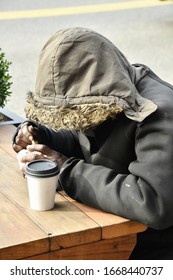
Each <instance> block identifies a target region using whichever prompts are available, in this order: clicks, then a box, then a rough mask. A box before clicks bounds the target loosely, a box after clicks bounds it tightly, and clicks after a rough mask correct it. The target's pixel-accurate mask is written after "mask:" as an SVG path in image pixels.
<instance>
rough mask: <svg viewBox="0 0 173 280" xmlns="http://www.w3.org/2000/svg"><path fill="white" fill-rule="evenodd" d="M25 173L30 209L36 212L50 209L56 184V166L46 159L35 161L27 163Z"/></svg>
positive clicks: (53, 202)
mask: <svg viewBox="0 0 173 280" xmlns="http://www.w3.org/2000/svg"><path fill="white" fill-rule="evenodd" d="M25 173H26V178H27V184H28V193H29V201H30V207H31V208H32V209H34V210H38V211H44V210H50V209H52V208H53V207H54V204H55V193H56V188H57V183H58V173H59V172H58V167H57V164H56V163H55V162H54V161H51V160H47V159H42V160H35V161H32V162H30V163H28V165H27V167H26V169H25Z"/></svg>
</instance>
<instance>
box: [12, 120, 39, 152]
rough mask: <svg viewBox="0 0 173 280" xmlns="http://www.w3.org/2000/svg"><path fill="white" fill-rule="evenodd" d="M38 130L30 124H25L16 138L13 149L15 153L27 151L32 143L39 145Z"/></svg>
mask: <svg viewBox="0 0 173 280" xmlns="http://www.w3.org/2000/svg"><path fill="white" fill-rule="evenodd" d="M37 132H38V131H37V128H36V127H34V126H32V125H31V124H30V123H29V122H25V123H23V124H22V125H21V126H20V127H19V130H18V132H17V135H16V136H15V138H14V143H13V149H14V150H15V152H19V151H20V150H23V149H26V147H27V146H28V145H30V144H32V143H37V140H36V139H37Z"/></svg>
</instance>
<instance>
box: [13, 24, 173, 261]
mask: <svg viewBox="0 0 173 280" xmlns="http://www.w3.org/2000/svg"><path fill="white" fill-rule="evenodd" d="M26 116H27V118H28V121H26V122H24V123H23V124H21V126H19V127H18V129H17V131H16V134H15V136H14V143H13V148H14V150H15V151H16V152H19V151H20V150H21V149H25V148H27V150H28V151H29V152H30V153H29V154H27V155H25V156H23V157H22V158H21V162H22V163H27V162H29V161H31V160H34V159H38V158H42V157H48V158H50V159H53V160H56V161H57V163H58V166H59V169H60V175H59V187H60V188H62V189H64V190H65V192H66V193H67V194H68V195H69V196H70V197H72V198H73V199H76V200H78V201H80V202H81V203H85V204H88V205H90V206H93V207H96V208H99V209H102V210H104V211H106V212H110V213H114V214H117V215H120V216H123V217H126V218H128V219H131V220H136V221H139V222H141V223H144V224H146V225H147V226H148V230H147V231H146V232H144V233H141V234H139V235H138V242H137V245H136V248H135V249H134V252H133V253H132V256H131V259H173V238H172V234H173V183H172V182H173V87H172V86H171V85H169V84H168V83H166V82H164V81H162V80H161V79H160V78H159V77H158V76H156V75H155V74H154V73H153V72H152V71H151V70H150V69H149V68H148V67H147V66H145V65H141V64H136V65H131V64H130V63H129V62H128V60H127V59H126V58H125V56H124V55H123V54H122V53H121V52H120V51H119V50H118V49H117V48H116V47H115V46H114V45H113V44H112V43H111V42H110V41H109V40H108V39H106V38H105V37H103V36H102V35H100V34H98V33H96V32H94V31H91V30H88V29H85V28H69V29H65V30H61V31H59V32H57V33H56V34H54V35H53V36H52V37H51V38H50V39H49V40H48V42H47V43H46V44H45V46H44V47H43V49H42V51H41V55H40V60H39V66H38V74H37V79H36V87H35V92H34V93H29V95H28V102H27V105H26ZM32 140H35V141H36V144H32V145H31V142H32Z"/></svg>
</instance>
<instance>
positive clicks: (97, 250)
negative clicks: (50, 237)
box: [26, 234, 136, 260]
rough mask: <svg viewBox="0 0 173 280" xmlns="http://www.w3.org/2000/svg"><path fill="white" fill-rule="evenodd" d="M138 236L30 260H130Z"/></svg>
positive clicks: (39, 256) (61, 251)
mask: <svg viewBox="0 0 173 280" xmlns="http://www.w3.org/2000/svg"><path fill="white" fill-rule="evenodd" d="M135 244H136V234H132V235H128V236H121V237H116V238H112V239H107V240H101V241H97V242H93V243H90V244H84V245H80V246H75V247H71V248H65V249H61V250H58V251H57V250H56V251H53V252H49V253H45V254H41V255H37V256H33V257H29V258H26V259H30V260H45V259H48V260H128V259H129V256H130V254H131V252H132V250H133V248H134V246H135Z"/></svg>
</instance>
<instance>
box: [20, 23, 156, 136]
mask: <svg viewBox="0 0 173 280" xmlns="http://www.w3.org/2000/svg"><path fill="white" fill-rule="evenodd" d="M143 71H146V70H143ZM143 71H140V72H143ZM139 76H140V75H138V79H140V77H139ZM136 77H137V75H136V70H135V67H134V66H132V65H131V64H130V63H129V62H128V61H127V59H126V58H125V56H124V55H123V54H122V53H121V52H120V51H119V50H118V49H117V48H116V47H115V46H114V45H113V44H112V43H111V42H110V41H109V40H108V39H106V38H105V37H103V36H102V35H100V34H98V33H96V32H94V31H92V30H89V29H85V28H78V27H76V28H69V29H64V30H60V31H58V32H57V33H55V34H54V35H53V36H52V37H51V38H50V39H49V40H48V41H47V43H46V44H45V46H44V47H43V49H42V51H41V54H40V58H39V65H38V72H37V78H36V85H35V92H34V93H31V92H30V93H29V94H28V100H27V104H26V108H25V111H26V116H27V117H28V118H29V119H32V120H35V121H37V122H39V123H42V124H44V125H47V126H50V127H52V128H54V129H56V130H58V129H60V128H66V129H75V130H80V131H85V130H87V129H89V128H94V127H95V126H97V125H99V124H100V123H101V122H103V121H105V120H107V119H108V118H115V117H116V115H117V114H118V113H120V112H122V111H124V113H125V114H126V116H127V117H128V118H130V119H133V120H135V121H139V122H140V121H142V120H143V119H144V118H145V117H147V116H148V115H149V114H151V113H152V112H153V111H155V110H156V105H155V104H154V103H153V102H152V101H150V100H147V99H144V98H143V97H141V96H140V95H139V93H138V92H137V89H136V87H135V82H136Z"/></svg>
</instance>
